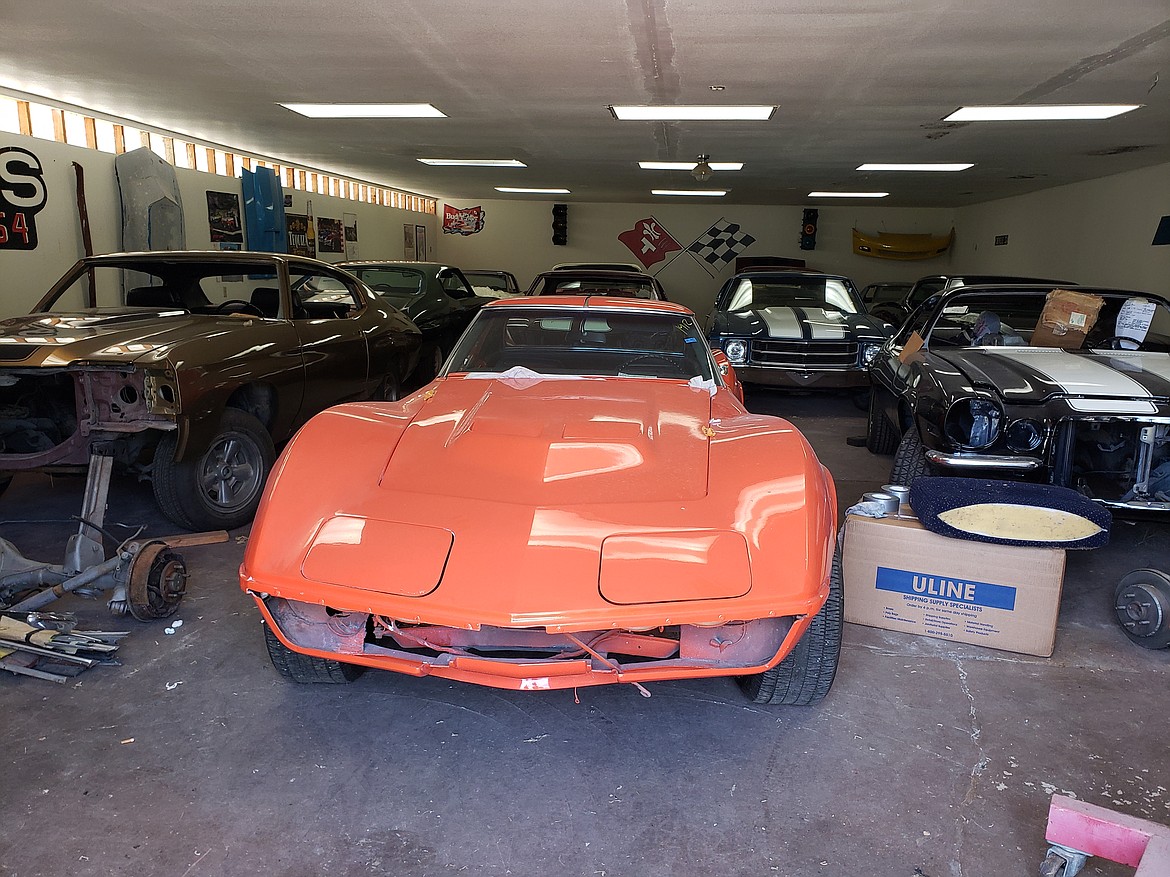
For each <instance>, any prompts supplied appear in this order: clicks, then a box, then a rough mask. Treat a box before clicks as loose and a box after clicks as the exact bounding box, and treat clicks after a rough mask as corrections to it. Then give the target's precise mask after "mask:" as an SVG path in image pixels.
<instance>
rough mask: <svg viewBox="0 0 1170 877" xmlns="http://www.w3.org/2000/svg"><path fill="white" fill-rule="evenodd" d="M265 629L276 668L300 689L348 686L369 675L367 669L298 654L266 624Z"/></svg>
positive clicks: (265, 643)
mask: <svg viewBox="0 0 1170 877" xmlns="http://www.w3.org/2000/svg"><path fill="white" fill-rule="evenodd" d="M263 627H264V645H265V646H266V647H267V648H268V657H269V659H270V660H271V661H272V666H273V667H275V668H276V672H277V673H279V674H280V675H281V676H283V677H284V678H285V679H288V680H289V681H291V682H296V683H298V684H300V685H345V684H347V683H349V682H353V681H354V680H355V679H357V678H358V677H359V676H361V675H362V673H364V672H365V669H366V668H365V667H362V666H360V665H358V664H345V663H343V662H341V661H331V660H328V659H327V658H318V657H315V656H313V655H302V654H301V653H300V652H294V651H293V650H292V649H290V648H289V647H288V646H286V645H285V644H284V643H282V642H281V641H280V638H279V637H278V636H277V635H276V634H275V633H273V632H272V628H271V627H269V626H268V622H264V623H263Z"/></svg>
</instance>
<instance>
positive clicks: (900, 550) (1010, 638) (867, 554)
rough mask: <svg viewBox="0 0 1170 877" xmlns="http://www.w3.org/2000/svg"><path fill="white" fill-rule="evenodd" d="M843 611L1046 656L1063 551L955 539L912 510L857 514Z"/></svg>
mask: <svg viewBox="0 0 1170 877" xmlns="http://www.w3.org/2000/svg"><path fill="white" fill-rule="evenodd" d="M842 566H843V570H842V571H843V573H844V584H845V620H846V621H851V622H854V623H856V624H865V625H868V626H870V627H880V628H883V629H885V630H896V631H902V632H904V633H915V634H919V635H921V636H929V637H934V638H937V639H947V640H952V641H954V642H961V643H971V644H973V645H979V646H987V647H989V648H993V649H1003V650H1005V651H1009V652H1022V653H1024V654H1028V655H1041V656H1043V657H1048V656H1049V655H1051V654H1052V650H1053V647H1054V645H1055V642H1056V615H1057V612H1058V610H1059V608H1060V592H1061V588H1062V587H1063V585H1064V551H1063V550H1062V549H1059V548H1021V547H1016V546H1012V545H992V544H989V543H986V542H972V541H968V540H966V539H951V538H948V537H946V536H940V535H938V534H937V533H932V532H930V531H929V530H927V529H925V528H924V527H923V526H922V525H921V524H920V523H918V521H917V520H914V519H907V518H866V517H861V516H859V515H851V516H850V517H849V518H848V519H847V521H846V523H845V546H844V554H843V556H842Z"/></svg>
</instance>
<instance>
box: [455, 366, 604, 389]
mask: <svg viewBox="0 0 1170 877" xmlns="http://www.w3.org/2000/svg"><path fill="white" fill-rule="evenodd" d="M464 378H465V379H466V380H471V381H499V382H500V383H502V384H507V385H508V386H509V387H512V388H514V389H516V390H525V389H527V388H528V387H531V386H533V385H535V384H539V383H540V382H541V381H583V380H585V376H584V375H546V374H543V373H541V372H538V371H533V370H532V369H530V368H525V367H524V366H522V365H514V366H512V367H511V368H510V369H508V370H507V371H502V372H468V373H467V374H466V375H464Z"/></svg>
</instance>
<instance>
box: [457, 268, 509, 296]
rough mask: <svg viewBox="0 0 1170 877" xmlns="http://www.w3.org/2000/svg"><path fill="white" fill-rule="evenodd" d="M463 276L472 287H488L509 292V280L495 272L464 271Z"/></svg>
mask: <svg viewBox="0 0 1170 877" xmlns="http://www.w3.org/2000/svg"><path fill="white" fill-rule="evenodd" d="M463 276H464V277H466V278H467V282H468V283H470V284H471V285H472V286H486V287H487V288H488V289H498V290H501V291H502V292H507V291H508V279H507V278H506V277H505V276H504V275H503V274H497V273H496V272H494V271H464V272H463Z"/></svg>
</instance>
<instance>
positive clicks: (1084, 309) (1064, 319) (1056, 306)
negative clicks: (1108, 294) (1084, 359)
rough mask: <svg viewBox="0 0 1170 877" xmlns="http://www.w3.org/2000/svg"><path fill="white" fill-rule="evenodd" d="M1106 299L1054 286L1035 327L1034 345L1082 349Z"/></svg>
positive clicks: (1033, 331) (1033, 332)
mask: <svg viewBox="0 0 1170 877" xmlns="http://www.w3.org/2000/svg"><path fill="white" fill-rule="evenodd" d="M1104 304H1105V299H1103V298H1102V297H1101V296H1099V295H1089V294H1087V293H1083V292H1073V291H1071V290H1068V289H1054V290H1052V292H1050V293H1048V296H1047V298H1045V300H1044V310H1043V311H1041V312H1040V321H1039V322H1038V323H1037V324H1036V328H1035V329H1033V330H1032V341H1031V343H1032V346H1033V347H1060V348H1063V349H1064V350H1080V348H1081V345H1082V344H1083V343H1084V341H1085V336H1087V335H1088V334H1089V332H1090V331H1092V329H1093V327H1094V326H1095V325H1097V315H1098V314H1100V313H1101V307H1102V305H1104Z"/></svg>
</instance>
